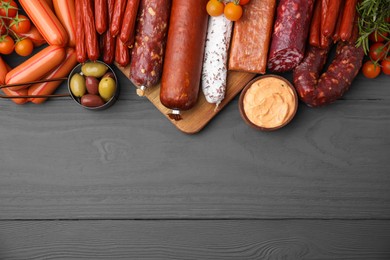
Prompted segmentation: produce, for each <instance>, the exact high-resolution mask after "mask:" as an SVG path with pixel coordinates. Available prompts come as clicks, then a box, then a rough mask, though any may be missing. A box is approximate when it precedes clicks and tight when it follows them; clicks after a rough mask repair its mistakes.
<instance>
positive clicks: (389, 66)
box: [381, 57, 390, 75]
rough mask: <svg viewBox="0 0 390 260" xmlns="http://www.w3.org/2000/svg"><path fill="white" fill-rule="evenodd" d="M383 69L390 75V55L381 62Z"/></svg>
mask: <svg viewBox="0 0 390 260" xmlns="http://www.w3.org/2000/svg"><path fill="white" fill-rule="evenodd" d="M381 66H382V71H383V73H385V74H386V75H390V57H387V58H386V59H384V60H383V61H382V62H381Z"/></svg>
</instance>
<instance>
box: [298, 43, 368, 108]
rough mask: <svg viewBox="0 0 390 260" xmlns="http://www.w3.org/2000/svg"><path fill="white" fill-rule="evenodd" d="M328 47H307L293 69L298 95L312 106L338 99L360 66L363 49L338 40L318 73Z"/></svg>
mask: <svg viewBox="0 0 390 260" xmlns="http://www.w3.org/2000/svg"><path fill="white" fill-rule="evenodd" d="M328 50H329V49H320V48H316V47H313V46H310V47H309V49H308V50H307V52H306V56H305V58H304V59H303V61H302V62H301V64H299V65H298V66H297V67H296V68H295V69H294V71H293V81H294V86H295V88H296V90H297V93H298V96H299V98H300V99H301V100H302V101H303V102H304V103H306V104H307V105H308V106H311V107H317V106H323V105H327V104H329V103H332V102H334V101H335V100H337V99H339V98H340V97H341V96H342V95H343V94H344V93H345V92H346V91H347V90H348V89H349V86H350V85H351V83H352V81H353V79H354V78H355V77H356V75H357V74H358V72H359V70H360V67H361V65H362V60H363V57H364V52H363V49H362V48H361V47H360V48H357V47H356V46H355V44H350V43H343V42H339V44H338V45H337V50H336V56H335V58H334V60H333V61H332V63H331V64H330V65H329V67H328V70H327V71H326V72H324V73H323V74H322V75H321V76H320V73H321V70H322V68H323V67H324V64H325V63H326V59H327V55H328Z"/></svg>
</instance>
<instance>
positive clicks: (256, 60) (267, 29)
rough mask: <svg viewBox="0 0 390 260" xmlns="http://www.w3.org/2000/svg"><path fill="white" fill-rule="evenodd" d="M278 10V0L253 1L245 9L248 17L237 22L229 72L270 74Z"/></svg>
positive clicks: (245, 15) (234, 29) (232, 42)
mask: <svg viewBox="0 0 390 260" xmlns="http://www.w3.org/2000/svg"><path fill="white" fill-rule="evenodd" d="M275 9H276V0H252V1H250V3H249V4H248V5H245V6H244V12H245V14H244V15H243V16H242V17H241V18H240V20H238V21H237V22H235V23H234V28H233V36H232V40H231V47H230V54H229V65H228V68H229V70H238V71H246V72H253V73H260V74H264V73H265V72H266V69H267V57H268V49H269V45H270V42H271V34H272V26H273V21H274V15H275ZM260 14H261V15H260Z"/></svg>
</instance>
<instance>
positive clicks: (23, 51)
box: [15, 38, 34, 56]
mask: <svg viewBox="0 0 390 260" xmlns="http://www.w3.org/2000/svg"><path fill="white" fill-rule="evenodd" d="M33 50H34V44H33V42H32V40H31V39H29V38H24V39H21V40H19V41H17V42H16V44H15V52H16V53H17V54H19V55H20V56H28V55H30V54H31V53H32V52H33Z"/></svg>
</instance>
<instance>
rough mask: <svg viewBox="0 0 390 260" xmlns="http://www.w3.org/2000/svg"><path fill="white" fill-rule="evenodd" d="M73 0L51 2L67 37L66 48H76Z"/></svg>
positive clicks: (54, 0)
mask: <svg viewBox="0 0 390 260" xmlns="http://www.w3.org/2000/svg"><path fill="white" fill-rule="evenodd" d="M74 1H75V0H67V1H64V0H53V5H54V11H55V14H56V15H57V17H58V19H59V20H60V21H61V23H62V25H63V26H64V28H65V30H66V32H67V33H68V36H69V41H68V46H70V47H74V46H76V15H75V13H76V9H75V2H74Z"/></svg>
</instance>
